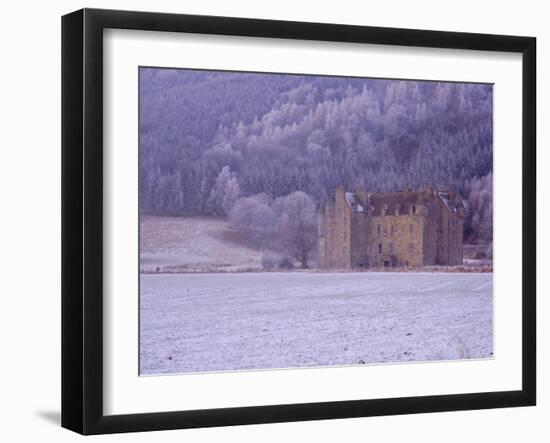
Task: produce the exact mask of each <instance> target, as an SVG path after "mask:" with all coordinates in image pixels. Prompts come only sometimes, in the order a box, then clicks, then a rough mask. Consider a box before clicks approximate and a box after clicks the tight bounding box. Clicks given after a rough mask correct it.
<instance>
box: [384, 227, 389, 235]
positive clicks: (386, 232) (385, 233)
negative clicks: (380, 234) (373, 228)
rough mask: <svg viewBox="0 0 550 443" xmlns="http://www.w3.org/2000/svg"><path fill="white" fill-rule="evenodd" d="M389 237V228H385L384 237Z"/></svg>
mask: <svg viewBox="0 0 550 443" xmlns="http://www.w3.org/2000/svg"><path fill="white" fill-rule="evenodd" d="M387 236H388V228H384V237H387Z"/></svg>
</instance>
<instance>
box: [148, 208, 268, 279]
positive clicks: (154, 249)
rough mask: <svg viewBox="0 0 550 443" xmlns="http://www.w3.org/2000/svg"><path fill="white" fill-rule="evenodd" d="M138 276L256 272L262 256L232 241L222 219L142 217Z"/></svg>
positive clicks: (232, 235) (246, 246)
mask: <svg viewBox="0 0 550 443" xmlns="http://www.w3.org/2000/svg"><path fill="white" fill-rule="evenodd" d="M140 247H141V248H140V249H141V254H140V256H141V257H140V258H141V260H140V270H141V272H197V271H202V272H204V271H212V272H215V271H217V272H220V271H222V272H223V271H236V270H251V269H259V268H260V267H261V265H260V258H261V253H260V251H259V250H258V249H257V248H253V247H251V246H249V245H247V244H246V243H245V242H243V241H239V240H238V239H236V238H235V236H234V234H233V232H232V230H231V229H230V228H229V226H228V222H227V221H226V220H225V219H224V218H222V217H156V216H142V217H141V223H140Z"/></svg>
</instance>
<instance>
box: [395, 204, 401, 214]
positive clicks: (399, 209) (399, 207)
mask: <svg viewBox="0 0 550 443" xmlns="http://www.w3.org/2000/svg"><path fill="white" fill-rule="evenodd" d="M400 212H401V205H400V204H399V203H397V204H396V205H395V215H399V213H400Z"/></svg>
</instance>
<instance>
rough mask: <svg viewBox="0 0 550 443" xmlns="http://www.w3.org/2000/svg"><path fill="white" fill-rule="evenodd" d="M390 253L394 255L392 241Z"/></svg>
mask: <svg viewBox="0 0 550 443" xmlns="http://www.w3.org/2000/svg"><path fill="white" fill-rule="evenodd" d="M389 246H390V255H393V243H390V245H389Z"/></svg>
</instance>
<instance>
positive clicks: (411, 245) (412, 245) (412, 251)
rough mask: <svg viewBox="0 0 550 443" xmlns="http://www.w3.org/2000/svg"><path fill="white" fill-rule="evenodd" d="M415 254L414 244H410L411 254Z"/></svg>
mask: <svg viewBox="0 0 550 443" xmlns="http://www.w3.org/2000/svg"><path fill="white" fill-rule="evenodd" d="M412 253H414V243H409V254H412Z"/></svg>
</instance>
